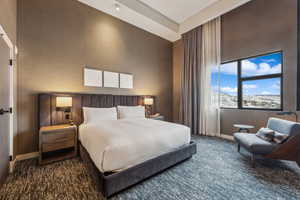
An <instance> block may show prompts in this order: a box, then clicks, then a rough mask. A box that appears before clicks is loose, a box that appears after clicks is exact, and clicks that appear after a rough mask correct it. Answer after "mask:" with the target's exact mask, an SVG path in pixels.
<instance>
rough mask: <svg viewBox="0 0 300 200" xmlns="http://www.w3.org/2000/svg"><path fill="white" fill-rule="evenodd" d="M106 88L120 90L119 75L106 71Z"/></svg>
mask: <svg viewBox="0 0 300 200" xmlns="http://www.w3.org/2000/svg"><path fill="white" fill-rule="evenodd" d="M103 73H104V74H103V75H104V87H107V88H119V73H117V72H108V71H104V72H103Z"/></svg>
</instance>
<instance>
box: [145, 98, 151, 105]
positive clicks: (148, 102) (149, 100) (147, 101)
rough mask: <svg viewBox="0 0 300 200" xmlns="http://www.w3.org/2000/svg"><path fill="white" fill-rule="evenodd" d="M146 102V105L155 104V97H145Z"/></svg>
mask: <svg viewBox="0 0 300 200" xmlns="http://www.w3.org/2000/svg"><path fill="white" fill-rule="evenodd" d="M144 104H145V105H149V106H150V105H153V98H145V99H144Z"/></svg>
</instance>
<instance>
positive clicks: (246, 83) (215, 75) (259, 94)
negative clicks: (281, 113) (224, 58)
mask: <svg viewBox="0 0 300 200" xmlns="http://www.w3.org/2000/svg"><path fill="white" fill-rule="evenodd" d="M212 87H213V89H214V90H213V91H214V93H215V95H217V94H220V106H221V107H222V108H240V109H271V110H281V109H282V52H276V53H271V54H267V55H263V56H257V57H252V58H247V59H240V60H237V61H234V62H228V63H224V64H222V65H221V66H220V69H219V70H216V69H214V70H213V72H212Z"/></svg>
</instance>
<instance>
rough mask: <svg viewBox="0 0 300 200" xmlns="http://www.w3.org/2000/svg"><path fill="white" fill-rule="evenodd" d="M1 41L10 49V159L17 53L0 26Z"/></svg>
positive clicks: (15, 123)
mask: <svg viewBox="0 0 300 200" xmlns="http://www.w3.org/2000/svg"><path fill="white" fill-rule="evenodd" d="M1 38H2V39H3V40H4V41H5V42H6V44H7V46H8V48H9V49H10V58H9V59H10V60H11V62H9V60H8V65H7V67H9V74H10V77H9V102H10V103H9V104H10V105H9V107H10V108H12V111H13V112H12V113H11V114H10V115H9V156H10V158H11V159H13V157H14V156H15V152H14V135H15V133H16V132H17V126H16V125H17V115H16V96H17V95H16V92H17V90H16V88H15V87H16V84H15V83H16V67H15V66H16V62H15V60H16V59H15V56H16V53H17V48H16V47H15V46H14V44H13V43H12V41H11V40H10V38H9V36H8V34H7V33H6V32H5V30H4V28H3V26H1V24H0V39H1Z"/></svg>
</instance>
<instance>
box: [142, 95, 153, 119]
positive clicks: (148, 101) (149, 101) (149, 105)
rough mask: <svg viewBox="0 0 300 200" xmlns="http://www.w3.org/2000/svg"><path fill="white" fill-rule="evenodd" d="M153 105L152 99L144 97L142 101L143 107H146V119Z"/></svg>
mask: <svg viewBox="0 0 300 200" xmlns="http://www.w3.org/2000/svg"><path fill="white" fill-rule="evenodd" d="M153 104H154V99H153V98H149V97H146V98H145V99H144V105H145V107H146V115H147V117H149V116H150V115H151V110H152V109H151V108H152V105H153Z"/></svg>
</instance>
